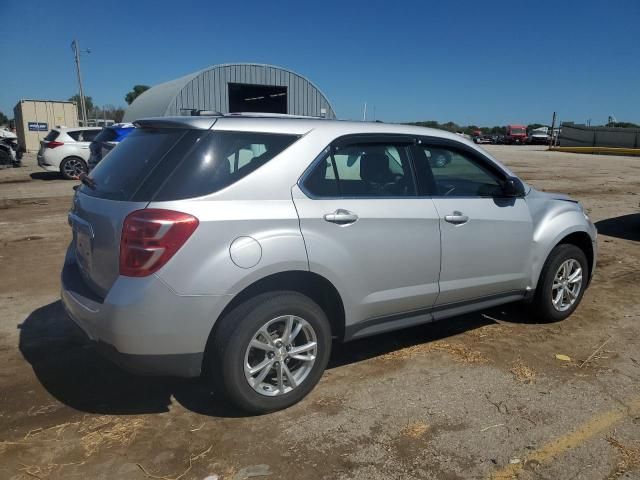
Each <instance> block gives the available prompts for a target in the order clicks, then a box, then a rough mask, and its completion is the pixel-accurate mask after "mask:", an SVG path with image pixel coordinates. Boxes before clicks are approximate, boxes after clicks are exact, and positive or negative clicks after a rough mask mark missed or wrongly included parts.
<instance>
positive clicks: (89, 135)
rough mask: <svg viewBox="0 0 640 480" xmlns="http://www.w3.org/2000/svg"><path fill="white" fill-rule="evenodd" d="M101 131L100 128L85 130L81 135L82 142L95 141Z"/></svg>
mask: <svg viewBox="0 0 640 480" xmlns="http://www.w3.org/2000/svg"><path fill="white" fill-rule="evenodd" d="M99 133H100V130H85V131H84V132H82V135H81V136H80V141H81V142H93V140H94V139H95V138H96V136H97V135H98V134H99Z"/></svg>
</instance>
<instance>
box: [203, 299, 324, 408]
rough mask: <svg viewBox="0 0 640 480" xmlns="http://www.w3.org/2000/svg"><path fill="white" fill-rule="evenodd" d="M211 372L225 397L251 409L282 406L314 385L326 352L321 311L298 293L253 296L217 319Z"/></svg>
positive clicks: (320, 374)
mask: <svg viewBox="0 0 640 480" xmlns="http://www.w3.org/2000/svg"><path fill="white" fill-rule="evenodd" d="M220 321H221V322H222V324H221V325H220V326H219V328H218V329H217V331H216V333H215V337H214V339H213V344H212V348H211V352H210V353H211V355H210V359H211V363H210V365H209V366H210V371H211V374H212V375H213V381H214V383H215V385H216V386H217V387H218V388H219V389H221V390H222V391H224V393H225V394H226V396H227V397H228V399H229V400H231V401H232V402H233V403H234V404H236V405H237V406H239V407H240V408H242V409H243V410H246V411H249V412H252V413H265V412H269V411H273V410H279V409H282V408H286V407H288V406H290V405H293V404H294V403H297V402H298V401H300V400H301V399H302V398H304V397H305V396H306V395H307V394H308V393H309V392H310V391H311V390H312V389H313V387H314V386H315V385H316V384H317V383H318V381H319V380H320V377H321V376H322V372H324V369H325V368H326V366H327V362H328V360H329V355H330V352H331V328H330V326H329V321H328V320H327V317H326V315H325V313H324V312H323V311H322V309H321V308H320V307H319V306H318V305H317V304H316V303H315V302H314V301H313V300H311V299H310V298H309V297H307V296H305V295H302V294H300V293H297V292H269V293H264V294H261V295H258V296H256V297H255V298H252V299H250V300H248V301H246V302H244V303H242V304H240V305H239V306H237V307H236V308H234V309H233V310H232V311H230V312H229V313H228V314H227V315H225V317H223V318H222V319H221V320H220Z"/></svg>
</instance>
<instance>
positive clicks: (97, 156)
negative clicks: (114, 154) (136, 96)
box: [89, 123, 135, 171]
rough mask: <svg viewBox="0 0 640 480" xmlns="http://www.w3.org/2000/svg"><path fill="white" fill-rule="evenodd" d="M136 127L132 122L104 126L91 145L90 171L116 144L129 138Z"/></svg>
mask: <svg viewBox="0 0 640 480" xmlns="http://www.w3.org/2000/svg"><path fill="white" fill-rule="evenodd" d="M134 128H135V127H134V126H133V124H132V123H116V124H115V125H111V126H109V127H104V128H103V129H102V131H101V132H100V133H99V134H98V136H96V138H95V139H94V140H93V142H91V145H90V147H89V149H90V151H91V156H90V158H89V171H91V170H93V169H94V168H95V167H96V165H97V164H98V163H100V161H101V160H102V159H103V158H104V157H105V156H106V155H107V153H109V152H110V151H111V150H112V149H113V148H114V147H115V146H116V145H118V144H119V143H120V142H121V141H122V140H124V139H125V138H127V135H129V134H130V133H131V132H132V131H133V129H134Z"/></svg>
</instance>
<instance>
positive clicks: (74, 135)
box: [67, 130, 82, 142]
mask: <svg viewBox="0 0 640 480" xmlns="http://www.w3.org/2000/svg"><path fill="white" fill-rule="evenodd" d="M81 133H82V132H81V131H80V130H75V131H72V132H67V135H69V136H70V137H71V138H73V139H74V140H75V141H76V142H77V141H79V140H80V134H81Z"/></svg>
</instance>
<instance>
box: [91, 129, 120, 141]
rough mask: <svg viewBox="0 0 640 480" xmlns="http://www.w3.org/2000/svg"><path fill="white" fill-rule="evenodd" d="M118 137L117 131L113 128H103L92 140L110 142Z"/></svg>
mask: <svg viewBox="0 0 640 480" xmlns="http://www.w3.org/2000/svg"><path fill="white" fill-rule="evenodd" d="M117 138H118V132H116V131H115V130H114V129H113V128H103V129H102V130H101V131H100V132H99V133H98V135H96V137H95V139H94V141H96V142H112V141H114V140H115V139H117Z"/></svg>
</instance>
